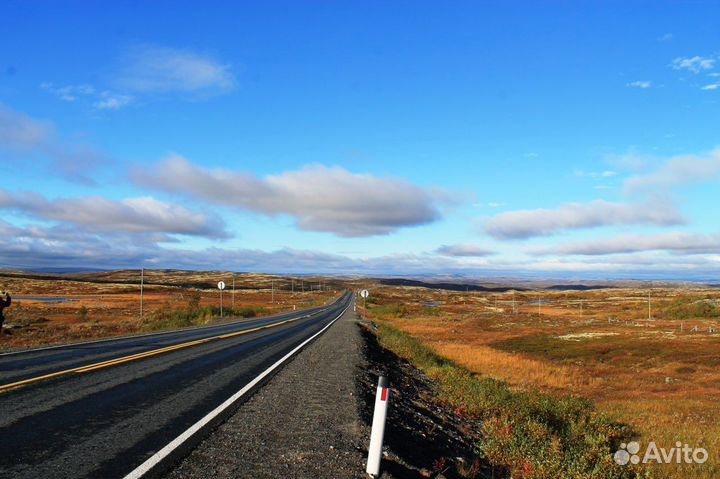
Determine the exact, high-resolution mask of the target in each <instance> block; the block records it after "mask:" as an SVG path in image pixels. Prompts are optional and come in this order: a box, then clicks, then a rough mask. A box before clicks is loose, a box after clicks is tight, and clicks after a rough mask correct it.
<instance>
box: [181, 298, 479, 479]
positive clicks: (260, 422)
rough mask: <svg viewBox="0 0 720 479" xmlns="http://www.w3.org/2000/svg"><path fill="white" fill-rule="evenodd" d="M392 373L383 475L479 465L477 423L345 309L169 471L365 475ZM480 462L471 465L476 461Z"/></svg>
mask: <svg viewBox="0 0 720 479" xmlns="http://www.w3.org/2000/svg"><path fill="white" fill-rule="evenodd" d="M380 374H384V375H387V376H388V377H389V379H390V381H391V403H390V410H389V416H388V424H387V426H386V441H385V444H386V446H385V458H384V461H383V471H384V472H383V476H382V477H383V478H402V479H406V478H408V479H412V478H415V477H447V478H448V479H450V478H452V477H460V476H459V475H458V470H464V471H465V472H467V473H468V474H469V475H466V476H465V477H472V472H475V471H477V472H478V475H477V477H479V473H480V472H481V471H480V469H481V467H480V464H479V463H478V462H477V461H474V456H473V448H472V444H471V442H470V441H468V440H467V439H466V438H467V437H468V435H469V434H471V433H473V431H471V430H470V429H469V428H468V425H467V424H463V421H462V419H461V418H459V417H456V416H455V415H454V414H453V413H452V411H448V410H446V409H443V408H441V407H438V406H437V405H436V404H435V403H433V401H431V400H430V396H431V383H430V381H429V380H428V379H427V378H426V377H424V376H423V375H422V374H421V373H419V372H418V371H417V370H416V369H414V368H413V367H412V366H411V365H409V364H408V363H406V362H403V361H401V360H400V359H399V358H397V357H396V356H394V355H393V354H392V353H390V352H388V351H386V350H384V349H382V348H381V347H380V346H379V345H378V343H377V340H376V339H375V336H374V334H372V332H371V326H370V325H367V324H364V325H363V324H360V322H359V321H358V320H357V318H356V316H355V314H354V313H352V311H348V312H347V313H346V314H345V315H344V316H343V317H342V318H341V319H340V320H339V321H338V322H337V323H335V325H334V326H333V327H331V328H330V329H328V331H327V332H326V333H325V334H323V335H322V336H320V337H319V338H318V339H317V340H316V341H315V342H314V343H312V344H311V345H309V346H308V347H307V348H306V349H305V350H303V351H302V352H301V353H300V354H299V355H298V356H297V357H296V358H295V359H294V360H293V361H292V362H290V363H289V364H288V365H286V366H285V367H284V368H283V369H282V370H281V371H280V372H279V373H278V374H277V375H276V376H275V377H274V378H273V379H272V380H271V381H270V382H268V383H267V384H266V385H265V386H264V387H263V388H262V389H260V390H259V391H258V392H256V393H255V394H254V395H253V396H252V397H251V398H250V399H249V400H248V401H247V402H245V403H244V404H243V405H241V406H240V407H239V409H238V410H237V412H236V413H235V414H234V415H233V416H232V417H231V418H230V419H229V420H228V421H226V422H225V423H223V424H222V425H221V426H219V427H218V429H216V430H215V431H214V432H212V433H211V434H210V435H209V437H208V438H207V439H205V440H204V441H203V442H202V443H201V444H200V445H199V446H198V447H197V448H196V449H195V450H193V451H192V452H191V453H190V454H189V455H188V456H187V457H186V458H185V459H184V460H183V461H182V462H181V463H180V464H179V465H178V466H177V467H176V468H175V469H174V470H173V471H171V472H170V473H169V474H168V475H167V477H168V478H171V479H185V478H205V477H208V478H209V477H213V478H244V477H252V478H278V477H283V478H328V479H330V478H332V479H337V478H361V477H366V476H365V474H364V471H365V461H366V455H367V445H368V442H369V436H370V427H369V425H370V422H371V420H372V407H373V404H374V395H375V388H376V384H377V378H378V375H380ZM473 470H474V471H473Z"/></svg>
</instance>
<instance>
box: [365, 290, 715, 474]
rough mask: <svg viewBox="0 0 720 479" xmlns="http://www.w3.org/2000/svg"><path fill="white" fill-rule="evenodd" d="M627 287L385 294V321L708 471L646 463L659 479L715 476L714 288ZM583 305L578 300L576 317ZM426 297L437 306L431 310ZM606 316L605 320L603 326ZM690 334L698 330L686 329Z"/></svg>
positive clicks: (379, 294) (381, 298)
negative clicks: (693, 457)
mask: <svg viewBox="0 0 720 479" xmlns="http://www.w3.org/2000/svg"><path fill="white" fill-rule="evenodd" d="M652 295H653V305H652V318H653V319H652V320H650V321H648V320H647V316H648V309H647V293H646V292H645V291H642V290H634V289H607V290H601V291H588V292H570V293H568V292H554V293H549V292H543V293H542V299H543V300H544V301H548V303H547V304H541V306H540V314H538V307H537V304H528V302H530V301H535V300H537V299H538V297H540V295H539V294H538V293H517V294H516V295H515V299H516V306H517V314H513V313H512V296H511V294H509V293H506V294H487V293H470V294H465V293H455V292H447V291H436V290H427V289H424V290H422V289H419V288H407V287H405V288H403V287H394V288H389V287H388V288H380V289H377V290H375V291H373V296H374V301H375V302H377V303H378V304H379V306H375V305H371V309H370V311H371V312H372V311H373V308H379V310H380V311H381V312H382V310H383V309H384V310H385V311H395V312H396V314H394V315H393V314H385V315H383V317H384V319H386V320H387V321H389V322H390V323H391V324H393V325H394V326H395V327H398V328H399V329H401V330H402V331H405V332H407V333H410V334H411V335H413V336H415V337H417V338H419V339H420V340H421V341H422V342H423V343H424V344H426V345H428V346H429V347H430V348H431V349H432V350H433V351H435V352H437V353H438V354H440V355H442V356H443V357H447V358H448V359H451V360H452V361H454V362H456V363H457V364H460V365H462V366H464V367H466V368H468V369H469V370H471V371H473V372H476V373H479V374H481V375H483V376H487V377H492V378H497V379H500V380H503V381H506V382H507V383H509V384H511V385H512V386H514V387H515V388H518V389H523V390H529V391H532V390H540V391H545V392H550V393H573V394H579V395H581V396H584V397H587V398H590V399H592V400H594V402H595V403H596V405H597V407H598V408H599V409H600V410H601V411H604V412H606V413H608V414H610V415H612V416H613V417H615V418H617V419H618V420H621V421H623V422H625V423H626V424H629V425H631V426H632V427H633V428H634V429H635V430H636V431H637V432H638V434H639V438H638V439H639V440H640V442H641V443H643V442H644V443H645V444H647V442H649V441H655V442H656V443H657V444H658V446H660V447H668V448H669V447H674V446H675V442H676V441H683V443H688V444H690V445H692V446H694V447H704V448H706V449H707V450H708V452H709V453H710V459H709V461H708V462H707V463H706V464H703V465H691V466H685V465H683V466H677V465H674V464H673V465H663V466H655V467H650V468H649V471H651V473H652V475H653V476H654V477H661V478H678V479H679V478H688V477H693V478H694V477H697V478H711V477H720V462H719V461H718V453H719V452H720V424H718V422H717V421H716V418H717V415H718V413H719V412H720V367H719V366H720V334H712V333H709V332H708V328H715V329H716V330H720V326H719V325H718V314H720V309H718V308H717V306H716V305H718V304H720V291H717V290H703V289H668V290H662V291H659V290H654V291H653V293H652ZM580 300H582V302H583V311H582V315H581V314H580ZM423 302H440V303H441V304H440V305H436V306H434V307H432V308H429V307H427V306H423V305H422V303H423ZM608 318H610V319H608ZM693 328H697V331H693Z"/></svg>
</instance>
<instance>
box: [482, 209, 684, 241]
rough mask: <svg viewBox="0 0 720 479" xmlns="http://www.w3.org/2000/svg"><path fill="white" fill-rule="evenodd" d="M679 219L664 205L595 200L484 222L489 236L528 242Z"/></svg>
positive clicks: (514, 213) (512, 213) (681, 220)
mask: <svg viewBox="0 0 720 479" xmlns="http://www.w3.org/2000/svg"><path fill="white" fill-rule="evenodd" d="M684 221H685V220H684V218H683V216H682V215H681V214H680V213H679V212H678V211H677V210H676V209H675V207H674V206H672V205H670V204H669V203H667V202H664V204H663V202H661V201H660V202H658V201H656V202H654V203H653V204H648V203H640V204H623V203H611V202H608V201H604V200H595V201H592V202H589V203H567V204H565V205H562V206H559V207H558V208H554V209H542V208H541V209H535V210H519V211H510V212H507V213H502V214H499V215H497V216H495V217H493V218H491V219H489V220H488V221H486V222H485V225H484V229H485V232H486V233H487V234H489V235H490V236H492V237H494V238H496V239H500V240H507V239H528V238H532V237H536V236H550V235H553V234H556V233H559V232H561V231H564V230H570V229H579V228H594V227H599V226H617V225H638V224H640V225H652V226H672V225H678V224H682V223H684Z"/></svg>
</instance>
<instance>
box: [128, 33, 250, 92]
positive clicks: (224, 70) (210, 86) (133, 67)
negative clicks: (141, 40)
mask: <svg viewBox="0 0 720 479" xmlns="http://www.w3.org/2000/svg"><path fill="white" fill-rule="evenodd" d="M116 81H117V83H118V85H120V86H121V87H122V88H124V89H127V90H130V91H134V92H140V93H172V92H179V93H186V94H187V93H192V94H203V95H207V94H218V93H224V92H227V91H229V90H232V89H233V88H235V86H236V84H237V81H236V79H235V76H234V75H233V74H232V72H231V70H230V66H229V65H227V64H222V63H219V62H217V61H216V60H214V59H212V58H210V57H208V56H204V55H201V54H199V53H196V52H192V51H188V50H178V49H173V48H166V47H159V46H152V45H145V46H139V47H135V48H133V49H131V50H130V51H129V52H128V54H127V55H126V56H125V57H124V58H123V61H122V66H121V67H120V70H119V71H118V72H117V79H116Z"/></svg>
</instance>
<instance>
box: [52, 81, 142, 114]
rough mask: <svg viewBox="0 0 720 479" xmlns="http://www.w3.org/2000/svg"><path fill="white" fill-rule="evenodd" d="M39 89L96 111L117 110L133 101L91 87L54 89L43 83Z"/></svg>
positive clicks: (127, 96)
mask: <svg viewBox="0 0 720 479" xmlns="http://www.w3.org/2000/svg"><path fill="white" fill-rule="evenodd" d="M40 88H42V89H43V90H45V91H47V92H49V93H51V94H53V95H55V96H56V97H58V98H59V99H61V100H63V101H67V102H70V103H75V102H84V103H85V104H88V105H90V106H91V107H92V108H95V109H97V110H119V109H120V108H123V107H125V106H127V105H129V104H131V103H132V102H133V101H134V97H132V96H131V95H124V94H121V93H116V92H112V91H109V90H101V91H99V90H98V89H97V88H95V87H94V86H92V85H88V84H82V85H69V86H64V87H56V86H55V85H53V84H52V83H49V82H44V83H41V84H40Z"/></svg>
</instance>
